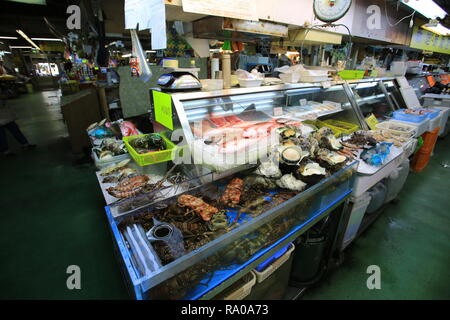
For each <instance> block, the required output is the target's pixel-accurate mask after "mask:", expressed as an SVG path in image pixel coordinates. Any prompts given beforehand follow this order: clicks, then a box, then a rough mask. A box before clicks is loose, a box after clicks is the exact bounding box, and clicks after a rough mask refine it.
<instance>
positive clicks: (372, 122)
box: [366, 113, 378, 130]
mask: <svg viewBox="0 0 450 320" xmlns="http://www.w3.org/2000/svg"><path fill="white" fill-rule="evenodd" d="M366 122H367V124H368V125H369V128H370V129H372V130H377V123H378V120H377V118H375V116H374V115H373V113H372V114H371V115H370V116H368V117H367V118H366Z"/></svg>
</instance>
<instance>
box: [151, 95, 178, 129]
mask: <svg viewBox="0 0 450 320" xmlns="http://www.w3.org/2000/svg"><path fill="white" fill-rule="evenodd" d="M152 96H153V106H154V110H155V120H156V122H159V123H160V124H162V125H163V126H165V127H166V128H169V129H170V130H173V118H172V97H171V96H170V94H167V93H164V92H159V91H152Z"/></svg>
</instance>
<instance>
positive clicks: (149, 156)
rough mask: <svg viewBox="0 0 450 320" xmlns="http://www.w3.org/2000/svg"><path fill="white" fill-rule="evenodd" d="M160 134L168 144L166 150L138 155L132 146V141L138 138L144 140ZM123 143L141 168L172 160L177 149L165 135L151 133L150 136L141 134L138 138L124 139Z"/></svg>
mask: <svg viewBox="0 0 450 320" xmlns="http://www.w3.org/2000/svg"><path fill="white" fill-rule="evenodd" d="M154 134H159V135H160V136H161V137H162V138H163V140H164V141H165V142H166V150H161V151H155V152H149V153H142V154H141V153H138V152H137V151H136V150H134V148H133V147H132V146H131V145H130V141H131V140H134V139H136V138H142V137H145V136H148V135H154ZM123 142H124V143H125V147H126V148H127V150H128V152H129V153H130V155H131V157H132V158H133V159H134V161H136V163H137V164H138V165H140V166H147V165H149V164H155V163H160V162H165V161H170V160H172V156H173V154H174V152H173V151H174V149H176V147H177V146H176V145H175V144H173V143H172V141H170V140H169V139H168V138H167V137H166V135H165V134H164V133H150V134H140V135H136V136H129V137H123Z"/></svg>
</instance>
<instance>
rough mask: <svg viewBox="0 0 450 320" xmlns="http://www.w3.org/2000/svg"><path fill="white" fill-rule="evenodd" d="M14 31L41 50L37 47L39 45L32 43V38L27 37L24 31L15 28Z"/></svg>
mask: <svg viewBox="0 0 450 320" xmlns="http://www.w3.org/2000/svg"><path fill="white" fill-rule="evenodd" d="M16 32H17V33H18V34H20V35H21V36H22V37H23V38H24V39H25V40H27V41H28V42H29V43H30V44H31V45H32V46H33V47H35V48H36V49H38V50H39V51H41V48H39V46H38V45H37V44H36V43H34V42H33V40H31V39H30V38H28V36H27V35H26V34H25V32H23V31H22V30H16Z"/></svg>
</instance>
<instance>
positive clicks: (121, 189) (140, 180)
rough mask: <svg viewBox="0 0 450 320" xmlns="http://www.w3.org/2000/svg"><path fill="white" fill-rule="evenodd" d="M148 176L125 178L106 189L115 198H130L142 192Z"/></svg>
mask: <svg viewBox="0 0 450 320" xmlns="http://www.w3.org/2000/svg"><path fill="white" fill-rule="evenodd" d="M149 180H150V178H149V177H148V176H147V175H140V176H135V177H132V178H126V179H124V180H123V181H122V182H120V183H119V184H118V185H116V186H114V187H109V188H108V189H106V191H108V193H109V194H110V195H112V196H113V197H116V198H121V199H124V198H130V197H134V196H136V195H138V194H139V193H141V192H143V189H144V187H145V186H146V185H147V183H148V181H149Z"/></svg>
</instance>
